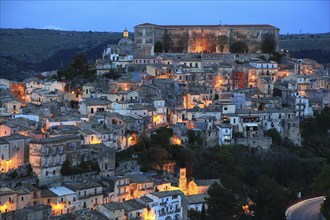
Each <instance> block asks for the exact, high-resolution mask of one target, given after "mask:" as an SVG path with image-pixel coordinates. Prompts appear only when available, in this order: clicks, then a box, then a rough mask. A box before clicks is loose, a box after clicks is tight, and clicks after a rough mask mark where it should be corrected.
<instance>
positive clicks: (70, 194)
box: [49, 186, 79, 215]
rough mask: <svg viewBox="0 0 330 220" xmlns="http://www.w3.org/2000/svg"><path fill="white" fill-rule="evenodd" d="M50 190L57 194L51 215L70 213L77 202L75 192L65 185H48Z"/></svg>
mask: <svg viewBox="0 0 330 220" xmlns="http://www.w3.org/2000/svg"><path fill="white" fill-rule="evenodd" d="M49 190H50V191H52V192H53V193H54V194H56V195H57V200H56V203H55V204H51V206H52V214H53V215H63V214H68V213H72V212H73V211H74V209H75V207H76V206H77V204H78V203H79V202H78V200H77V194H76V193H75V192H74V191H72V190H70V189H69V188H67V187H65V186H58V187H50V188H49Z"/></svg>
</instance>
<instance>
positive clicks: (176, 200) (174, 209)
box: [146, 190, 183, 220]
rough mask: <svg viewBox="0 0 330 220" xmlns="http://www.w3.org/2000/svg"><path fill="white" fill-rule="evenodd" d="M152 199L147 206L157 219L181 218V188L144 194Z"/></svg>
mask: <svg viewBox="0 0 330 220" xmlns="http://www.w3.org/2000/svg"><path fill="white" fill-rule="evenodd" d="M146 196H147V197H149V198H150V199H152V205H151V207H149V208H150V209H151V211H152V212H153V214H154V215H153V216H155V218H156V219H158V220H165V219H166V220H167V219H182V218H183V210H182V196H183V192H182V191H181V190H172V191H163V192H153V193H150V194H147V195H146Z"/></svg>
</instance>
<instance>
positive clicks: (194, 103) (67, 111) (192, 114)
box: [0, 23, 330, 220]
mask: <svg viewBox="0 0 330 220" xmlns="http://www.w3.org/2000/svg"><path fill="white" fill-rule="evenodd" d="M278 34H279V29H278V28H275V27H273V26H271V25H231V26H230V25H228V26H226V25H205V26H203V25H201V26H197V25H191V26H189V25H182V26H180V25H155V24H149V23H145V24H140V25H137V26H135V28H134V36H133V35H132V34H131V33H129V32H128V30H127V29H125V30H124V31H123V38H122V39H121V40H120V41H119V42H118V44H115V45H108V46H107V48H104V51H103V52H102V56H100V58H99V59H97V60H94V61H93V63H92V64H91V66H92V69H93V70H94V71H95V76H94V78H93V79H89V80H87V79H75V80H69V79H68V78H66V77H65V76H64V77H63V76H62V77H60V76H59V75H58V71H48V72H43V73H42V74H40V75H38V76H35V77H31V78H28V79H26V80H24V81H22V82H16V81H9V80H7V79H0V154H1V158H0V211H1V216H0V219H6V220H9V219H54V220H55V219H81V220H82V219H101V220H102V219H120V220H124V219H128V220H130V219H160V220H170V219H173V220H174V219H175V220H177V219H188V218H189V211H190V210H194V211H196V212H199V213H203V212H205V210H207V209H208V202H207V201H208V198H209V195H208V190H209V188H210V187H211V186H212V185H213V184H218V185H222V180H221V177H220V178H218V177H216V178H210V179H197V178H196V179H195V178H194V177H192V176H191V175H190V173H191V172H190V171H189V169H190V168H189V167H183V166H180V165H179V164H176V163H175V162H173V161H162V162H160V163H159V164H152V169H148V170H145V169H142V168H141V166H142V165H141V164H139V163H138V161H139V155H135V154H132V155H130V158H129V159H125V160H122V159H119V158H117V157H118V155H120V154H121V153H122V152H126V151H127V150H129V149H131V148H136V147H137V146H138V145H139V143H141V140H150V139H152V138H154V137H155V136H157V134H158V131H160V130H161V129H170V130H171V135H170V137H169V140H168V141H169V143H170V146H171V147H173V148H175V147H176V146H178V145H180V146H182V147H183V148H185V147H186V148H187V147H188V145H189V144H191V143H192V142H193V140H192V137H195V139H198V145H199V146H200V147H201V148H222V147H225V146H227V145H233V144H235V145H243V146H246V147H247V148H249V149H253V150H254V151H256V152H266V151H268V150H269V149H270V148H271V147H272V145H273V144H274V139H273V138H272V137H271V136H269V135H268V133H269V131H275V132H277V133H278V134H279V135H280V137H281V138H282V139H286V140H289V141H290V142H291V143H292V144H293V145H295V146H297V147H301V146H302V142H303V138H302V134H301V128H300V125H301V122H302V121H304V120H305V119H308V118H313V117H315V116H316V115H318V114H320V113H321V112H322V111H323V110H324V109H325V108H328V107H330V77H329V69H326V68H325V67H324V66H323V65H322V64H320V63H318V62H317V61H315V60H312V59H309V58H305V57H298V58H295V57H292V56H290V54H289V52H288V51H285V50H281V48H279V47H278ZM223 36H225V37H223ZM133 37H134V38H133ZM267 37H269V38H271V39H273V40H274V41H273V43H274V44H273V45H272V47H273V50H274V51H276V52H277V53H278V54H280V56H281V59H280V60H278V59H276V57H275V58H274V56H273V55H272V54H271V53H266V52H265V51H263V50H262V49H260V48H261V45H262V44H263V43H264V42H263V40H264V39H265V38H267ZM233 39H236V41H237V42H242V41H245V42H247V43H246V45H245V46H244V48H245V49H244V50H243V51H242V52H239V51H238V52H230V51H232V50H231V49H230V48H229V47H230V45H229V41H233ZM77 69H79V67H77ZM196 143H197V142H196ZM120 158H121V157H120ZM188 173H189V174H188ZM251 204H253V201H251V200H249V199H247V201H246V202H245V203H244V204H243V206H242V207H241V209H242V210H243V211H244V212H245V213H247V214H249V215H251V216H253V212H251V211H250V210H249V208H248V206H249V205H251Z"/></svg>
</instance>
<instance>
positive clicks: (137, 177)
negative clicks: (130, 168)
mask: <svg viewBox="0 0 330 220" xmlns="http://www.w3.org/2000/svg"><path fill="white" fill-rule="evenodd" d="M127 177H129V178H130V180H131V182H132V183H149V182H152V180H151V179H150V178H149V177H147V176H144V175H142V174H131V175H127Z"/></svg>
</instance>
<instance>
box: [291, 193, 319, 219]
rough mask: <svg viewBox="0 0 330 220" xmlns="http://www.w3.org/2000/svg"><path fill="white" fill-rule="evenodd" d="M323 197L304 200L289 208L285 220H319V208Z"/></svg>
mask: <svg viewBox="0 0 330 220" xmlns="http://www.w3.org/2000/svg"><path fill="white" fill-rule="evenodd" d="M323 201H324V196H320V197H315V198H311V199H306V200H303V201H301V202H298V203H296V204H294V205H293V206H291V207H289V208H288V209H287V210H286V212H285V214H286V216H287V217H286V219H287V220H321V214H320V207H321V204H322V203H323Z"/></svg>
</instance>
